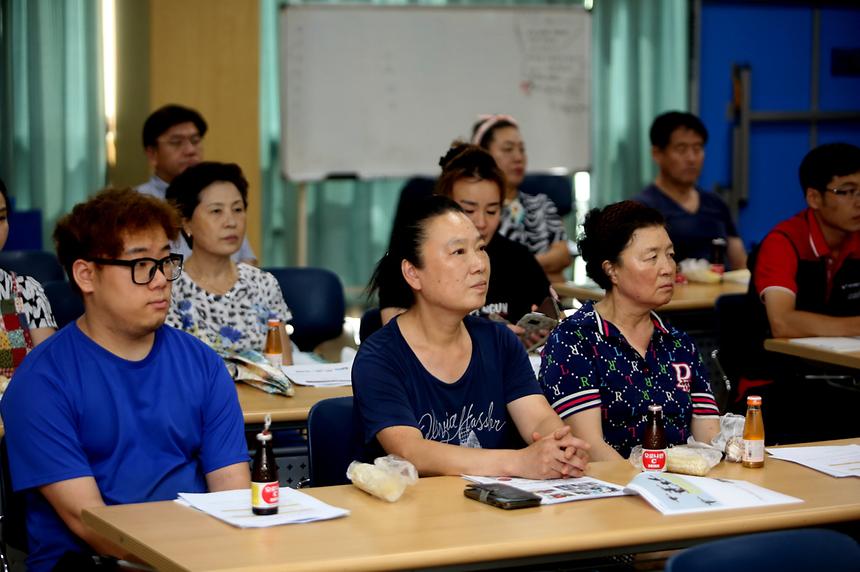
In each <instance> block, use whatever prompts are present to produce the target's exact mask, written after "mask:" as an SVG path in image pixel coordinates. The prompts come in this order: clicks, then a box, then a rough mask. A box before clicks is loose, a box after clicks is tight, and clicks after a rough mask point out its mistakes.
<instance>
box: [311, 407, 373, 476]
mask: <svg viewBox="0 0 860 572" xmlns="http://www.w3.org/2000/svg"><path fill="white" fill-rule="evenodd" d="M352 403H353V401H352V397H333V398H331V399H323V400H322V401H319V402H317V403H315V404H314V406H313V407H311V410H310V413H308V457H309V459H310V484H311V486H312V487H327V486H331V485H343V484H346V483H348V482H349V481H348V479H347V478H346V468H347V467H348V466H349V464H350V463H351V462H352V461H355V460H362V459H361V458H360V456H359V453H360V451H361V445H360V442H361V436H360V435H359V434H358V431H357V426H358V425H357V423H356V419H355V411H354V410H353V405H352Z"/></svg>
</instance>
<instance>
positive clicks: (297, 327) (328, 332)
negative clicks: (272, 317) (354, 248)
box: [264, 268, 346, 352]
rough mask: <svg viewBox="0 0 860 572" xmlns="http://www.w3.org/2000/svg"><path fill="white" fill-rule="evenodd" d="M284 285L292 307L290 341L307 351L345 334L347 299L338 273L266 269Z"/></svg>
mask: <svg viewBox="0 0 860 572" xmlns="http://www.w3.org/2000/svg"><path fill="white" fill-rule="evenodd" d="M264 270H265V271H266V272H269V273H271V274H272V275H273V276H274V277H275V279H277V281H278V284H279V285H280V286H281V293H283V295H284V300H285V301H286V302H287V306H289V308H290V312H291V313H292V315H293V319H292V320H291V321H290V323H291V324H292V326H293V333H292V335H291V336H290V338H291V339H292V340H293V341H294V342H295V343H296V345H297V346H299V349H300V350H302V351H305V352H309V351H313V349H314V348H315V347H317V346H318V345H319V344H320V343H322V342H324V341H326V340H331V339H333V338H336V337H338V336H339V335H340V334H341V333H342V332H343V320H344V317H345V315H346V300H345V299H344V294H343V284H341V282H340V278H338V276H337V274H335V273H334V272H332V271H331V270H326V269H324V268H264Z"/></svg>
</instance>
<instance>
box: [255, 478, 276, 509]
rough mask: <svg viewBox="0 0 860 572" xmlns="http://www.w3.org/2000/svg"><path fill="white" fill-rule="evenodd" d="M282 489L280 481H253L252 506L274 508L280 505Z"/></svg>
mask: <svg viewBox="0 0 860 572" xmlns="http://www.w3.org/2000/svg"><path fill="white" fill-rule="evenodd" d="M280 493H281V489H280V486H279V484H278V482H277V481H276V482H274V483H255V482H251V506H252V507H253V508H273V507H276V506H278V498H279V497H280Z"/></svg>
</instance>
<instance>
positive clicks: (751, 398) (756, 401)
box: [747, 395, 761, 405]
mask: <svg viewBox="0 0 860 572" xmlns="http://www.w3.org/2000/svg"><path fill="white" fill-rule="evenodd" d="M747 405H761V396H760V395H748V396H747Z"/></svg>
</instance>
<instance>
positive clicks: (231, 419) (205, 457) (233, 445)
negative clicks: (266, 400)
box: [200, 348, 248, 474]
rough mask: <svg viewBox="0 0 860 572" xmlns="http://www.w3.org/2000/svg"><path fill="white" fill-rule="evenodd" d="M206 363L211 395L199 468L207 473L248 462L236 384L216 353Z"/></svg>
mask: <svg viewBox="0 0 860 572" xmlns="http://www.w3.org/2000/svg"><path fill="white" fill-rule="evenodd" d="M205 351H206V352H207V353H210V354H211V359H209V360H208V362H209V363H207V370H208V371H207V373H208V375H209V379H210V380H211V383H210V385H209V395H208V398H207V400H206V404H205V407H204V409H203V415H204V418H203V445H202V447H201V450H200V464H201V466H202V468H203V472H204V473H207V474H208V473H211V472H212V471H215V470H218V469H221V468H223V467H227V466H229V465H233V464H235V463H241V462H246V463H247V462H248V445H247V443H246V442H245V421H244V418H243V416H242V408H241V407H240V406H239V397H238V395H237V394H236V384H235V383H233V380H232V379H230V375H229V374H228V373H227V368H226V367H224V364H223V362H222V361H221V359H220V358H219V357H218V356H217V355H216V354H215V352H213V351H211V350H209V349H208V348H205Z"/></svg>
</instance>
